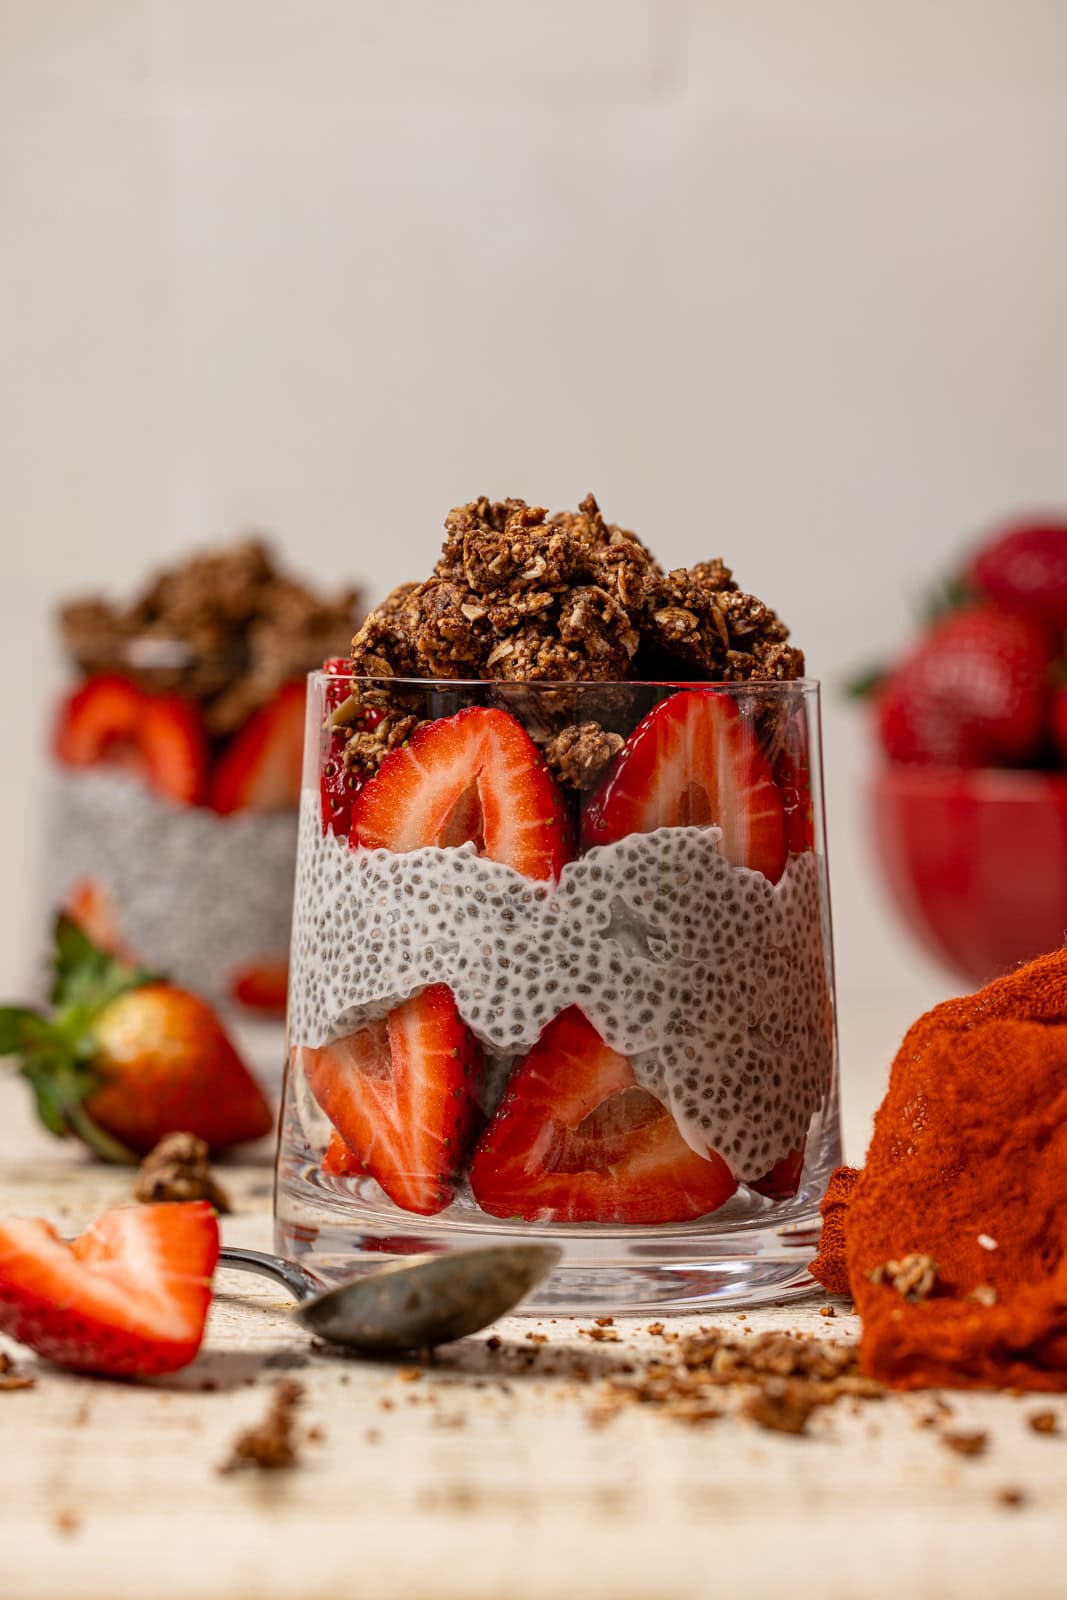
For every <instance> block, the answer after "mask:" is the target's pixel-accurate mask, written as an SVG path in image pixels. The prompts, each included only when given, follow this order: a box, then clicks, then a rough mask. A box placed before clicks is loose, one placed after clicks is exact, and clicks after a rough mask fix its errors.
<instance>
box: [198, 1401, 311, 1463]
mask: <svg viewBox="0 0 1067 1600" xmlns="http://www.w3.org/2000/svg"><path fill="white" fill-rule="evenodd" d="M303 1398H304V1386H303V1384H302V1383H297V1382H296V1380H295V1378H283V1379H282V1380H281V1381H280V1382H279V1383H276V1384H275V1386H274V1391H273V1395H272V1398H271V1404H270V1409H269V1410H268V1412H267V1414H266V1416H265V1417H264V1418H263V1421H262V1422H260V1423H257V1424H256V1425H255V1426H254V1427H251V1428H246V1429H245V1431H244V1432H243V1433H240V1434H238V1436H237V1438H236V1439H235V1440H234V1443H233V1448H232V1451H231V1454H230V1456H229V1459H228V1460H227V1461H225V1462H223V1464H222V1466H221V1467H220V1468H219V1472H220V1473H223V1474H226V1473H230V1472H238V1471H240V1470H241V1469H242V1468H243V1467H255V1468H257V1469H259V1470H260V1471H263V1472H278V1471H282V1470H283V1469H285V1468H287V1467H293V1466H295V1465H296V1464H297V1461H298V1456H297V1452H296V1444H295V1442H294V1439H293V1426H294V1422H295V1417H296V1411H297V1407H298V1406H299V1405H300V1402H301V1401H302V1399H303Z"/></svg>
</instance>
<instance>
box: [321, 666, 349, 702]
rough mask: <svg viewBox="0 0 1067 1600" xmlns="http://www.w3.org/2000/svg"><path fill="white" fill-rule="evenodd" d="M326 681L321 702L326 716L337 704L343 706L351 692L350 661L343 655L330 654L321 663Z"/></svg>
mask: <svg viewBox="0 0 1067 1600" xmlns="http://www.w3.org/2000/svg"><path fill="white" fill-rule="evenodd" d="M322 670H323V672H324V673H325V674H326V677H327V680H328V681H327V683H326V686H325V688H324V690H323V704H324V705H325V708H326V715H327V717H328V716H329V715H330V712H331V711H336V710H337V707H338V706H343V705H344V703H345V701H346V700H348V699H349V698H350V697H351V694H352V663H351V661H347V660H346V659H345V657H344V656H331V657H330V658H329V660H328V661H324V662H323V663H322Z"/></svg>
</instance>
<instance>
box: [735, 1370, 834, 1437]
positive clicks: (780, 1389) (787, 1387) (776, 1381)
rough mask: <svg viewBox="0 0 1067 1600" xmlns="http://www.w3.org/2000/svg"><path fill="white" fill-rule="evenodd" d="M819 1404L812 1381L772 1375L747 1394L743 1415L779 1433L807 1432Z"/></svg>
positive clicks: (742, 1407)
mask: <svg viewBox="0 0 1067 1600" xmlns="http://www.w3.org/2000/svg"><path fill="white" fill-rule="evenodd" d="M818 1404H819V1401H818V1399H817V1398H816V1396H815V1393H814V1391H813V1389H812V1387H811V1385H810V1384H806V1383H797V1382H791V1381H790V1380H789V1379H788V1378H768V1379H767V1381H766V1382H765V1383H763V1384H761V1385H760V1387H759V1388H758V1389H754V1390H753V1391H752V1392H751V1394H748V1395H746V1397H745V1399H744V1400H743V1401H742V1403H741V1415H742V1416H743V1417H747V1418H748V1419H749V1421H750V1422H755V1423H758V1425H759V1426H760V1427H761V1428H769V1429H771V1430H772V1431H773V1432H775V1433H803V1432H804V1431H805V1429H806V1428H807V1425H808V1418H809V1417H810V1416H811V1414H812V1412H813V1411H814V1410H815V1408H816V1406H817V1405H818Z"/></svg>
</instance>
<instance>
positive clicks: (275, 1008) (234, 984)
mask: <svg viewBox="0 0 1067 1600" xmlns="http://www.w3.org/2000/svg"><path fill="white" fill-rule="evenodd" d="M288 992H289V963H288V962H287V961H257V962H253V963H252V964H251V965H250V966H247V967H242V968H241V970H240V971H239V972H236V973H234V975H233V977H232V978H231V979H230V993H231V995H232V996H233V998H234V999H235V1000H236V1001H237V1003H238V1005H242V1006H246V1007H247V1009H248V1010H249V1011H262V1012H265V1013H267V1014H269V1015H272V1016H280V1015H281V1013H282V1012H284V1010H285V1002H286V999H287V996H288Z"/></svg>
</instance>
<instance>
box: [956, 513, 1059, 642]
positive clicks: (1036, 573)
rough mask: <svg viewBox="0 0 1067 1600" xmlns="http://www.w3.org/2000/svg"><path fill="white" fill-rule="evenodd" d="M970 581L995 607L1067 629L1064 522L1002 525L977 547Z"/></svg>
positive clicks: (1053, 626)
mask: <svg viewBox="0 0 1067 1600" xmlns="http://www.w3.org/2000/svg"><path fill="white" fill-rule="evenodd" d="M971 581H972V583H973V584H974V585H975V586H976V587H977V588H978V589H980V590H981V591H982V592H983V593H984V594H987V595H988V596H989V597H990V599H991V600H993V601H995V602H996V604H997V605H998V606H1003V607H1005V608H1006V609H1008V610H1011V611H1018V612H1019V613H1020V615H1022V616H1024V617H1031V618H1033V620H1034V621H1036V622H1042V623H1045V624H1046V625H1047V626H1048V627H1051V628H1054V629H1055V630H1056V631H1057V632H1059V633H1063V632H1065V631H1067V523H1063V522H1051V521H1047V520H1046V521H1039V522H1024V523H1019V524H1017V525H1015V526H1014V527H1010V528H1007V529H1005V530H1004V531H1003V532H1002V533H1000V534H999V535H998V536H997V537H996V538H995V539H993V540H991V541H990V542H989V543H988V544H986V545H985V546H983V548H982V549H981V550H980V551H979V552H978V555H977V556H976V557H975V559H974V562H973V563H972V566H971Z"/></svg>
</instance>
